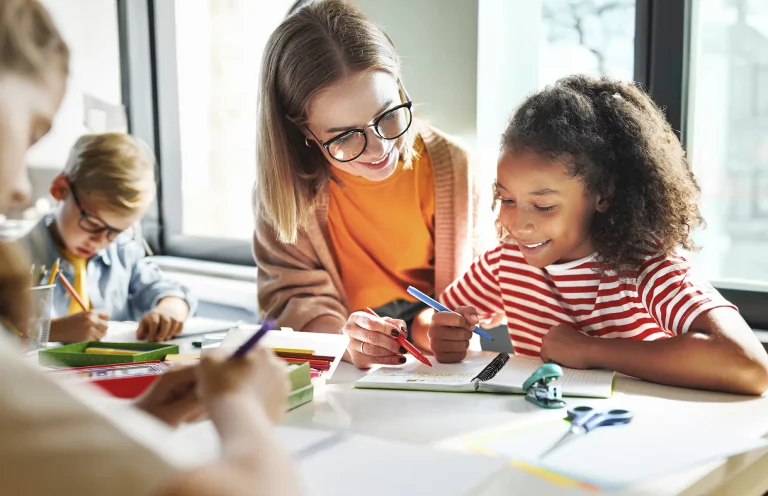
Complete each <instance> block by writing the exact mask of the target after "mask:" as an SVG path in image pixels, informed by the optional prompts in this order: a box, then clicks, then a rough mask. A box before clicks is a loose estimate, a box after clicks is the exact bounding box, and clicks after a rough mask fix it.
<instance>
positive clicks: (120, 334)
mask: <svg viewBox="0 0 768 496" xmlns="http://www.w3.org/2000/svg"><path fill="white" fill-rule="evenodd" d="M235 325H236V323H235V322H233V321H229V320H218V319H209V318H207V317H191V318H190V319H189V320H187V321H186V322H185V323H184V329H183V330H182V331H181V334H180V335H179V337H188V336H197V335H202V334H208V333H209V332H221V331H227V330H229V329H231V328H232V327H233V326H235ZM138 328H139V323H138V322H118V321H110V322H109V328H108V329H107V334H106V336H104V338H103V339H102V341H105V342H112V343H134V342H136V341H138V340H137V339H136V331H137V330H138Z"/></svg>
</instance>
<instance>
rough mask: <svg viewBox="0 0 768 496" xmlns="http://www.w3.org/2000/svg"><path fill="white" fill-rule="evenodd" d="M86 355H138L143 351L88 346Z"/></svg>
mask: <svg viewBox="0 0 768 496" xmlns="http://www.w3.org/2000/svg"><path fill="white" fill-rule="evenodd" d="M85 353H86V355H124V356H133V355H138V354H139V353H141V351H133V350H119V349H116V348H98V347H94V348H86V349H85Z"/></svg>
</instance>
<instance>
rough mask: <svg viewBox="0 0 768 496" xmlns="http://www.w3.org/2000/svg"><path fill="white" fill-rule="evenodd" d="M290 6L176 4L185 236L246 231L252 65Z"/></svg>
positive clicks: (249, 226) (237, 1)
mask: <svg viewBox="0 0 768 496" xmlns="http://www.w3.org/2000/svg"><path fill="white" fill-rule="evenodd" d="M290 4H291V2H290V1H289V0H282V1H272V2H253V1H251V0H232V1H227V2H222V1H214V0H195V1H184V2H176V16H175V22H176V61H177V64H178V66H177V70H178V98H179V120H178V122H179V133H180V145H181V146H180V150H181V157H180V158H181V164H182V168H181V199H182V201H181V211H182V224H181V233H182V234H184V235H191V236H205V237H213V238H229V239H243V240H245V239H249V238H250V237H251V236H252V232H253V223H252V219H253V216H252V214H251V208H252V207H251V186H252V185H253V182H254V180H255V178H256V172H255V167H256V165H255V164H256V149H255V145H254V143H255V139H256V97H257V90H258V75H259V63H260V59H261V53H262V51H263V49H264V45H265V44H266V41H267V38H268V37H269V35H270V34H271V32H272V30H273V29H274V28H275V27H276V26H277V24H279V22H280V21H281V20H282V18H283V16H284V15H285V12H286V11H287V10H288V8H289V7H290Z"/></svg>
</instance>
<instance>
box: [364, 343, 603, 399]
mask: <svg viewBox="0 0 768 496" xmlns="http://www.w3.org/2000/svg"><path fill="white" fill-rule="evenodd" d="M429 360H430V362H431V363H432V365H433V366H432V367H427V366H426V365H423V364H421V363H419V362H417V361H412V362H409V363H407V364H405V365H403V366H400V367H381V368H378V369H376V370H374V371H372V372H370V373H369V374H368V375H366V376H365V377H363V378H362V379H360V380H358V381H357V382H356V383H355V387H357V388H371V389H415V390H421V391H446V392H474V391H481V392H486V393H523V392H524V391H523V387H522V386H523V383H524V382H525V380H526V379H527V378H528V377H530V376H531V374H533V373H534V372H535V371H536V369H538V368H539V367H540V366H541V364H542V362H541V360H539V359H538V358H529V357H522V356H518V355H510V354H507V353H491V352H470V353H469V355H468V356H467V358H466V359H465V360H464V361H463V362H461V363H451V364H447V363H438V362H437V361H436V360H435V359H434V358H433V357H429ZM614 376H615V374H614V373H613V372H610V371H607V370H576V369H569V368H566V367H563V377H561V378H560V387H561V390H562V393H563V395H564V396H585V397H591V398H610V397H611V395H612V394H613V379H614Z"/></svg>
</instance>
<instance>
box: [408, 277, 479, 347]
mask: <svg viewBox="0 0 768 496" xmlns="http://www.w3.org/2000/svg"><path fill="white" fill-rule="evenodd" d="M408 294H409V295H411V296H413V297H415V298H418V299H419V301H421V302H422V303H424V304H425V305H429V306H430V307H432V308H434V309H435V310H437V311H438V312H452V311H453V310H451V309H450V308H448V307H446V306H445V305H443V304H442V303H440V302H439V301H436V300H433V299H432V298H430V297H429V296H427V295H425V294H424V293H422V292H421V291H419V290H418V289H416V288H414V287H413V286H408ZM474 332H475V334H477V335H478V336H480V337H481V338H485V339H488V340H490V341H493V338H492V337H491V335H490V334H488V333H487V332H485V331H484V330H482V329H480V326H479V325H477V326H475V330H474Z"/></svg>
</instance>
